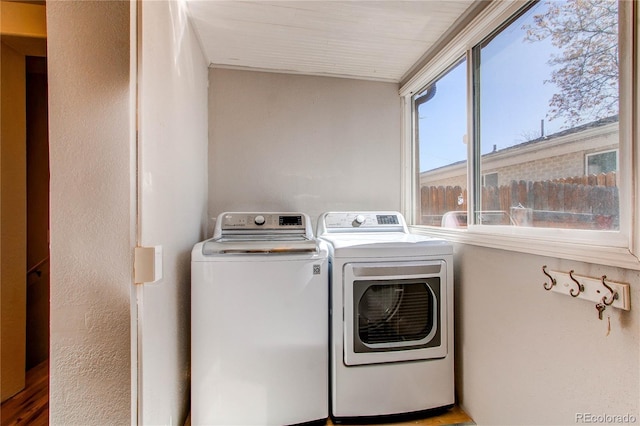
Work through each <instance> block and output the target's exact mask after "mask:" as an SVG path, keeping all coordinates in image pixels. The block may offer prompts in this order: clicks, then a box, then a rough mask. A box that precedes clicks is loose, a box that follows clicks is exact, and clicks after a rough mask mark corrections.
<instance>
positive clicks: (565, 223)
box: [421, 172, 619, 229]
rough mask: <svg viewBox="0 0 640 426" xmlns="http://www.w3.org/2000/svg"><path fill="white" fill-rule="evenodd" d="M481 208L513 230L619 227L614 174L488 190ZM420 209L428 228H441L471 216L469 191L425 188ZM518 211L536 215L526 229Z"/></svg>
mask: <svg viewBox="0 0 640 426" xmlns="http://www.w3.org/2000/svg"><path fill="white" fill-rule="evenodd" d="M481 203H482V208H481V210H482V211H492V212H494V211H495V212H504V214H505V217H507V218H509V217H511V218H512V220H511V222H512V224H519V225H527V226H537V227H552V228H572V229H618V227H619V199H618V187H617V184H616V174H615V172H610V173H607V174H604V173H603V174H600V175H589V176H577V177H571V178H565V179H556V180H548V181H539V182H531V181H529V182H526V181H519V182H518V181H512V182H511V184H510V185H502V186H485V187H482V197H481ZM421 208H422V212H421V213H422V223H423V224H424V225H434V226H440V224H441V221H442V216H443V215H444V214H445V213H446V212H451V211H460V212H466V211H467V190H466V189H463V188H461V187H460V186H454V187H452V186H447V187H444V186H437V187H436V186H423V187H422V188H421ZM518 208H521V209H529V210H530V211H531V213H529V215H528V220H527V221H526V222H527V223H518V222H519V221H518V218H516V217H515V216H516V215H514V213H520V212H521V211H518V210H515V209H518ZM522 211H525V210H522ZM461 216H462V213H461Z"/></svg>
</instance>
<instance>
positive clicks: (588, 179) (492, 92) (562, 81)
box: [401, 0, 639, 268]
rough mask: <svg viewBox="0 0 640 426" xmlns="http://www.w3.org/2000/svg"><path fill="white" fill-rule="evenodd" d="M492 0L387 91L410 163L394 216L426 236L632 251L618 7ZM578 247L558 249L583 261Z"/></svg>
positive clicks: (599, 0) (625, 72)
mask: <svg viewBox="0 0 640 426" xmlns="http://www.w3.org/2000/svg"><path fill="white" fill-rule="evenodd" d="M496 3H497V4H493V3H492V4H491V5H490V6H488V7H487V8H485V10H483V11H482V13H481V14H480V15H479V16H478V17H477V18H476V19H475V20H474V21H473V22H472V23H471V25H470V26H469V27H467V28H465V29H463V30H462V31H461V32H460V34H459V35H458V36H457V37H456V38H454V40H453V41H452V42H451V43H450V44H449V46H448V47H447V48H445V49H444V50H443V51H442V52H440V53H439V54H438V55H436V56H435V59H434V60H433V61H432V62H431V63H430V64H427V66H426V67H425V68H424V69H423V70H421V71H419V72H418V73H417V74H416V75H415V76H413V77H412V78H411V79H410V80H409V81H408V82H407V83H406V84H405V85H404V86H403V87H402V89H401V94H402V95H403V96H404V99H405V105H406V108H405V110H406V111H411V112H412V115H411V117H409V116H408V115H407V116H405V119H406V120H409V119H411V124H410V125H409V124H407V128H409V126H410V128H412V129H413V131H412V133H411V134H413V136H414V137H413V140H407V146H411V147H413V148H412V149H413V150H414V154H413V155H414V157H413V158H412V159H408V158H407V161H411V164H415V165H416V166H415V169H414V170H415V174H413V175H412V176H409V174H407V177H406V178H407V179H415V181H413V182H416V183H412V182H407V184H406V185H405V187H406V188H408V189H410V191H411V194H415V195H413V196H409V197H407V199H408V202H407V204H406V209H407V212H405V213H407V216H408V217H409V218H410V221H411V223H412V224H413V225H415V226H420V225H422V226H427V227H429V228H425V229H429V232H431V233H436V234H437V233H444V234H443V235H449V236H454V238H457V239H458V240H460V241H472V242H474V243H477V242H480V241H482V242H481V244H483V245H492V244H493V245H494V246H499V245H500V244H502V246H505V245H506V246H508V247H509V248H514V249H518V250H522V251H533V252H536V249H535V248H534V249H532V248H531V247H532V245H531V244H530V243H531V241H532V239H536V240H540V241H543V239H544V240H546V241H553V242H554V245H553V247H560V246H558V245H557V244H555V243H566V244H575V243H576V242H579V243H581V244H590V245H592V246H593V247H594V248H595V247H597V248H602V247H611V248H612V251H616V250H617V248H618V247H620V248H625V247H626V248H627V249H632V248H633V247H634V244H636V242H634V241H632V238H634V237H633V236H632V235H633V234H632V233H631V232H630V230H631V229H632V225H635V223H636V222H637V219H634V218H632V217H631V215H630V214H629V211H630V210H631V209H630V203H631V199H632V197H631V195H632V194H631V188H632V187H633V186H632V185H631V179H632V175H631V170H632V168H631V167H630V166H631V161H633V160H629V161H627V164H626V165H624V164H619V155H618V152H619V151H625V152H630V145H631V139H630V137H629V135H630V134H631V125H632V123H633V117H631V115H630V114H631V113H630V111H632V109H631V104H632V103H631V101H632V96H631V95H629V93H632V90H631V87H627V90H622V89H621V85H623V84H627V85H629V84H630V83H628V82H629V81H630V80H631V76H632V75H633V74H632V72H633V69H632V63H631V60H630V59H628V58H632V57H633V55H632V54H631V53H632V52H631V49H632V48H634V47H635V46H634V45H633V43H631V41H632V35H631V34H632V32H631V29H632V28H633V22H631V21H632V20H635V19H636V18H635V17H633V15H632V13H630V10H631V8H630V7H629V5H628V4H626V2H620V3H617V2H615V1H611V0H581V1H577V0H563V1H558V0H554V1H539V2H531V3H529V4H527V5H526V7H524V8H522V9H519V10H518V9H517V5H514V4H513V3H511V2H496ZM505 3H506V4H505ZM619 8H623V9H624V10H625V11H626V12H625V13H619ZM619 16H625V17H632V18H633V19H625V20H624V22H619ZM621 40H622V41H621ZM468 46H473V47H472V48H468ZM621 48H622V49H627V50H625V51H624V52H625V54H620V49H621ZM635 48H637V47H635ZM461 56H462V58H463V59H455V58H456V57H458V58H460V57H461ZM438 69H440V70H442V71H439V72H438ZM625 78H626V80H625ZM624 81H627V83H624ZM441 88H442V90H440V89H441ZM462 93H464V99H462ZM462 104H464V106H463V105H462ZM621 105H624V106H625V107H626V108H622V107H621ZM406 133H407V134H409V132H406ZM629 157H630V156H629ZM625 173H626V174H625ZM411 188H415V189H413V190H411ZM625 206H629V208H625ZM634 221H635V222H634ZM465 222H466V223H465ZM438 228H439V229H440V230H438ZM454 228H455V229H458V230H456V231H449V229H454ZM419 229H420V228H416V230H419ZM460 229H463V231H460ZM555 230H560V232H558V231H555ZM451 232H454V233H451ZM460 232H464V234H460ZM480 234H481V237H479V236H476V235H480ZM493 236H495V237H493ZM492 241H494V243H492ZM495 241H500V243H499V244H498V243H495ZM636 245H637V244H636ZM549 246H550V245H549V244H547V247H549ZM567 247H568V246H567ZM614 248H615V249H614ZM578 251H579V250H577V249H575V250H574V249H572V248H568V249H567V251H566V252H565V253H564V254H563V257H570V258H575V259H579V260H587V261H588V260H589V259H587V258H586V257H584V256H581V254H580V253H578ZM537 252H538V253H541V254H553V253H550V252H549V250H548V249H547V251H546V252H545V251H544V250H542V249H540V250H538V251H537ZM567 253H569V254H567ZM627 254H628V250H627ZM612 256H614V257H615V255H612ZM594 259H597V256H594ZM601 261H603V260H601ZM627 261H628V262H630V264H632V265H633V266H632V267H633V268H638V267H639V266H638V265H637V263H638V261H637V259H636V258H635V257H633V256H632V258H627V260H625V261H622V263H624V264H625V266H629V263H628V262H627Z"/></svg>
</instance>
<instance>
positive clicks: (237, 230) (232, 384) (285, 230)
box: [191, 212, 329, 425]
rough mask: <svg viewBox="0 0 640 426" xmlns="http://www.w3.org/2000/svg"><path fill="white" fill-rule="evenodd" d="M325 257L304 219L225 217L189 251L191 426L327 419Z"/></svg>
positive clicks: (258, 215)
mask: <svg viewBox="0 0 640 426" xmlns="http://www.w3.org/2000/svg"><path fill="white" fill-rule="evenodd" d="M327 255H328V250H327V246H326V244H325V243H324V242H321V241H317V240H316V239H315V238H314V237H313V232H312V228H311V225H310V223H309V217H308V216H307V215H305V214H302V213H235V212H229V213H222V214H221V215H219V216H218V219H217V221H216V228H215V232H214V237H213V238H212V239H210V240H207V241H203V242H200V243H198V244H196V245H195V246H194V248H193V251H192V253H191V275H192V288H191V418H192V424H194V425H205V424H206V425H211V424H217V425H234V424H235V425H283V424H294V423H303V422H310V421H315V420H322V419H325V418H327V416H328V392H329V391H328V337H327V336H328V330H327V328H328V287H327V286H328V260H327Z"/></svg>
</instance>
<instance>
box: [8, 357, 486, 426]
mask: <svg viewBox="0 0 640 426" xmlns="http://www.w3.org/2000/svg"><path fill="white" fill-rule="evenodd" d="M0 412H1V418H2V422H1V423H0V425H2V426H11V425H29V426H47V425H48V424H49V362H48V361H45V362H43V363H41V364H39V365H37V366H36V367H34V368H32V369H31V370H29V371H28V372H27V377H26V386H25V389H24V390H23V391H22V392H20V393H18V394H17V395H15V396H13V397H12V398H10V399H8V400H7V401H5V402H3V403H2V407H1V409H0ZM187 424H189V422H187ZM333 424H334V423H332V422H331V420H328V421H327V425H333ZM342 424H343V425H347V423H342ZM360 424H361V423H360ZM376 424H377V425H395V426H408V425H414V426H444V425H474V424H475V423H474V422H473V420H472V419H471V417H469V416H468V415H467V414H466V413H465V412H464V411H462V409H460V407H457V406H456V407H453V408H452V409H450V410H447V411H446V412H444V413H442V414H439V415H436V416H430V417H426V418H422V419H416V420H411V421H402V422H395V423H376Z"/></svg>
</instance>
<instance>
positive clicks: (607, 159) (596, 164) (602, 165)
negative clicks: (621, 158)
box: [585, 149, 618, 175]
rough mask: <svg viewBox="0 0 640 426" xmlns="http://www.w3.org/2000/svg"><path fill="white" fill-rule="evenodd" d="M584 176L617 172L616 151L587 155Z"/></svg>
mask: <svg viewBox="0 0 640 426" xmlns="http://www.w3.org/2000/svg"><path fill="white" fill-rule="evenodd" d="M585 166H586V170H585V174H587V175H599V174H608V173H615V172H617V171H618V150H617V149H616V150H613V151H604V152H597V153H593V154H587V155H586V159H585Z"/></svg>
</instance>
